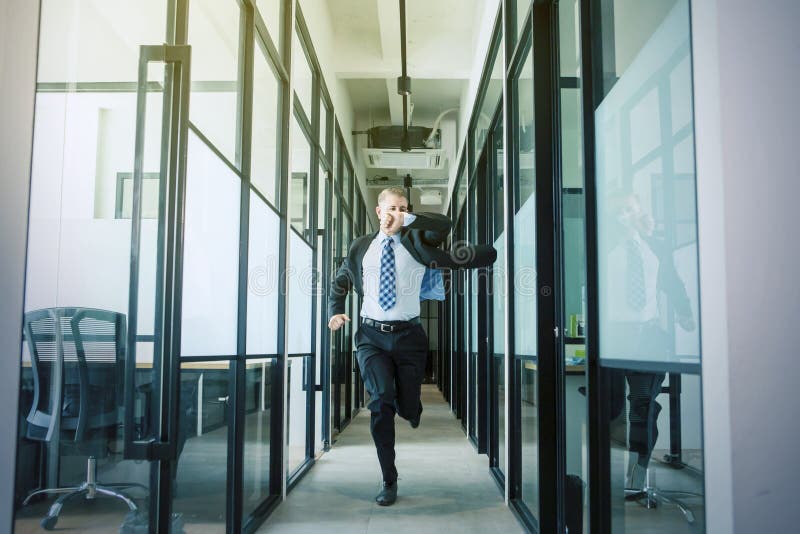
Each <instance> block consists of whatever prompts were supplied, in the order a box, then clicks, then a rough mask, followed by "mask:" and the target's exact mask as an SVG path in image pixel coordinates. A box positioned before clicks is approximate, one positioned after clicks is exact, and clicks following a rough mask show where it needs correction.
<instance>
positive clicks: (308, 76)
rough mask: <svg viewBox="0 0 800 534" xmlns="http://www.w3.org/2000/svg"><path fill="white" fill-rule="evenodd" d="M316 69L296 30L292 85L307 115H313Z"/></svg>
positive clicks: (293, 36) (293, 40)
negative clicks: (313, 68)
mask: <svg viewBox="0 0 800 534" xmlns="http://www.w3.org/2000/svg"><path fill="white" fill-rule="evenodd" d="M313 72H314V71H313V70H312V68H311V63H310V62H309V60H308V57H307V56H306V52H305V48H304V47H303V43H302V41H301V40H300V38H299V36H298V32H297V31H295V32H294V33H293V35H292V85H293V87H294V92H295V95H297V100H298V101H299V102H300V105H301V106H302V107H303V111H305V112H306V117H309V118H310V117H311V102H312V100H313V98H312V91H313V81H314V73H313Z"/></svg>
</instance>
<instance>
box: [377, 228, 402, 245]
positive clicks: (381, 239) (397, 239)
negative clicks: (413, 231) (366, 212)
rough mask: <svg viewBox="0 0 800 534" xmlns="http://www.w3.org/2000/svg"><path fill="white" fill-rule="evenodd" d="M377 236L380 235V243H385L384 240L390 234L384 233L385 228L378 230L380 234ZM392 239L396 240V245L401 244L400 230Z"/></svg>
mask: <svg viewBox="0 0 800 534" xmlns="http://www.w3.org/2000/svg"><path fill="white" fill-rule="evenodd" d="M377 237H378V241H379V242H380V243H383V240H384V239H386V238H387V237H389V236H388V235H386V234H385V233H383V230H378V236H377ZM392 240H393V241H394V244H395V245H397V244H399V243H400V233H399V232H398V233H396V234H394V235H393V236H392Z"/></svg>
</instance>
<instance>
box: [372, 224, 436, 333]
mask: <svg viewBox="0 0 800 534" xmlns="http://www.w3.org/2000/svg"><path fill="white" fill-rule="evenodd" d="M409 219H411V220H409ZM412 220H413V218H410V217H409V216H408V214H407V215H406V216H405V220H404V226H408V225H409V224H411V222H412ZM386 237H387V235H386V234H384V233H383V231H380V232H378V234H377V235H376V236H375V239H373V240H372V243H370V245H369V248H368V249H367V252H366V253H365V254H364V259H363V260H362V261H361V269H362V282H363V287H364V300H363V303H362V305H361V317H368V318H370V319H373V320H375V321H408V320H409V319H413V318H414V317H418V316H419V308H420V307H419V293H420V288H421V287H422V278H423V276H424V275H425V266H424V265H423V264H421V263H419V262H418V261H417V260H415V259H414V258H413V257H412V256H411V254H409V252H408V251H407V250H406V248H405V247H404V246H403V245H401V244H400V235H399V234H395V235H393V236H392V239H393V240H394V244H393V245H392V248H393V250H394V265H395V284H396V286H395V294H396V296H397V299H396V301H395V304H394V306H392V307H391V308H389V309H388V310H384V309H383V308H381V306H380V304H379V303H378V295H379V288H380V279H381V254H382V253H383V240H384V239H385V238H386Z"/></svg>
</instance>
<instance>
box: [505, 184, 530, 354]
mask: <svg viewBox="0 0 800 534" xmlns="http://www.w3.org/2000/svg"><path fill="white" fill-rule="evenodd" d="M535 225H536V195H535V194H531V196H530V197H528V200H527V201H526V202H525V204H523V205H522V207H521V208H520V210H519V211H518V212H517V214H516V215H515V216H514V227H515V228H516V229H517V231H516V232H514V347H515V353H516V355H517V356H536V354H537V350H536V343H537V335H536V333H537V331H536V329H537V327H538V323H537V313H536V297H537V291H536V282H537V279H536V232H534V231H533V229H534V228H535ZM522 228H524V229H525V231H522V232H520V231H519V229H522ZM501 246H502V244H501ZM495 248H497V245H495ZM499 251H500V249H498V254H499Z"/></svg>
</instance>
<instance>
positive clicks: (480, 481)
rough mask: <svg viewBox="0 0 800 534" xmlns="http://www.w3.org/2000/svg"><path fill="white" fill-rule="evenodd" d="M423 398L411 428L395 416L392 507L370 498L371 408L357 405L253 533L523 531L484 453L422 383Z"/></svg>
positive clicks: (373, 472)
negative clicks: (334, 438)
mask: <svg viewBox="0 0 800 534" xmlns="http://www.w3.org/2000/svg"><path fill="white" fill-rule="evenodd" d="M422 403H423V405H424V407H425V411H424V412H423V414H422V422H421V424H420V426H419V428H417V429H416V430H414V429H412V428H411V427H410V426H409V424H408V422H407V421H405V420H404V419H400V418H399V417H398V418H397V419H396V428H397V446H396V451H397V470H398V472H399V473H400V480H399V481H398V488H399V492H398V498H397V502H396V503H395V504H394V505H393V506H389V507H382V506H378V505H377V504H376V503H375V500H374V499H375V495H376V494H377V493H378V491H379V490H380V482H381V477H380V469H379V467H378V459H377V457H376V455H375V448H374V446H373V444H372V438H371V437H370V433H369V412H367V411H365V410H362V411H361V412H360V413H359V414H358V415H357V416H356V417H355V418H354V419H353V421H352V422H351V423H350V425H349V426H348V427H347V428H346V429H345V430H344V432H342V434H340V435H339V438H338V440H337V441H336V443H334V445H333V447H332V448H331V450H330V451H329V452H327V453H326V454H324V455H322V457H321V458H320V459H319V460H317V463H316V465H315V466H314V467H313V468H312V469H311V471H309V472H308V474H307V475H306V476H305V477H304V478H303V479H302V480H301V481H300V482H299V483H298V484H297V486H296V487H295V488H294V490H293V491H292V492H291V493H289V496H288V497H287V499H286V501H284V502H283V503H281V505H280V506H279V507H278V508H277V509H276V510H275V511H274V512H273V514H272V516H270V518H269V519H267V521H266V523H265V524H264V525H263V526H262V527H261V528H260V529H259V530H258V532H270V533H273V532H285V533H306V532H308V533H310V532H326V533H331V532H347V533H348V534H360V533H381V534H383V533H393V532H398V533H399V532H402V533H404V534H407V533H413V534H423V533H428V532H446V531H450V532H460V533H468V532H474V533H492V532H496V533H514V532H522V529H521V527H520V525H519V523H518V522H517V520H516V518H515V517H514V515H513V514H512V512H511V510H510V509H509V508H508V507H506V506H505V504H504V503H503V500H502V498H501V496H500V492H499V491H498V488H497V485H496V484H495V482H494V481H493V479H492V478H491V475H490V474H489V468H488V461H487V459H486V456H485V455H479V454H477V453H476V452H475V450H474V449H473V448H472V445H470V443H469V442H468V441H467V439H466V438H465V436H464V433H463V432H462V430H461V427H460V423H459V422H458V421H457V420H456V419H455V418H454V417H453V415H452V414H451V413H450V412H449V411H448V406H447V404H446V403H445V402H444V399H443V398H442V395H441V393H440V392H439V391H438V390H437V389H436V387H435V386H433V385H425V386H423V390H422Z"/></svg>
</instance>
